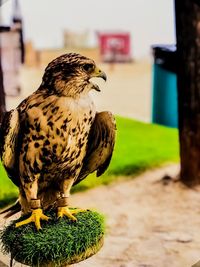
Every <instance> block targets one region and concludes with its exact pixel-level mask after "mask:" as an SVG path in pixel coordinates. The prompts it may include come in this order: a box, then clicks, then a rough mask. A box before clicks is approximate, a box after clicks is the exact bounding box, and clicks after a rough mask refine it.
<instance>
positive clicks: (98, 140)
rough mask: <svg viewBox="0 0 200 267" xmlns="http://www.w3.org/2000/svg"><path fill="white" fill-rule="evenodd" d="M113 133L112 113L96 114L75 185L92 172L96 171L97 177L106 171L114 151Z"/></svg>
mask: <svg viewBox="0 0 200 267" xmlns="http://www.w3.org/2000/svg"><path fill="white" fill-rule="evenodd" d="M115 132H116V124H115V119H114V116H113V115H112V113H110V112H106V111H104V112H100V113H97V114H96V117H95V120H94V122H93V124H92V127H91V130H90V133H89V137H88V143H87V152H86V156H85V158H84V160H83V167H82V169H81V172H80V175H79V177H78V179H77V180H76V181H75V184H77V183H79V182H80V181H81V180H83V179H84V178H85V177H86V176H87V175H89V174H90V173H92V172H94V171H97V174H96V175H97V177H98V176H100V175H102V174H103V173H104V172H105V171H106V169H107V168H108V166H109V163H110V160H111V157H112V153H113V149H114V144H115Z"/></svg>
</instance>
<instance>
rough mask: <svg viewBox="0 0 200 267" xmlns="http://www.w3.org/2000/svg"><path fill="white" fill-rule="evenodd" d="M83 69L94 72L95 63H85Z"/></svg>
mask: <svg viewBox="0 0 200 267" xmlns="http://www.w3.org/2000/svg"><path fill="white" fill-rule="evenodd" d="M83 69H84V70H85V71H86V72H92V71H93V70H94V65H93V64H89V63H88V64H84V65H83Z"/></svg>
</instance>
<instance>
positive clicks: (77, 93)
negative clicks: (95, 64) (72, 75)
mask: <svg viewBox="0 0 200 267" xmlns="http://www.w3.org/2000/svg"><path fill="white" fill-rule="evenodd" d="M92 86H93V85H92V84H91V83H90V82H88V81H79V80H73V81H68V82H65V81H63V80H58V81H55V82H54V84H51V85H49V84H45V83H42V84H41V86H40V88H39V90H45V91H48V93H49V94H56V95H58V96H66V97H73V98H76V99H77V98H80V97H82V96H84V95H87V94H88V93H89V92H90V91H91V89H92Z"/></svg>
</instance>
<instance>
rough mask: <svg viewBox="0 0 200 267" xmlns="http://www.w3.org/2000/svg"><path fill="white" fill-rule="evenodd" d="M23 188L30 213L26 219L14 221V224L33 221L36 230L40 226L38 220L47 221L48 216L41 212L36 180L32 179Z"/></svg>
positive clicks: (18, 224)
mask: <svg viewBox="0 0 200 267" xmlns="http://www.w3.org/2000/svg"><path fill="white" fill-rule="evenodd" d="M24 189H25V193H26V198H27V201H28V203H29V205H30V208H31V210H32V214H31V216H30V217H29V218H28V219H26V220H23V221H21V222H18V223H16V225H15V226H16V227H20V226H22V225H25V224H29V223H31V222H33V223H35V226H36V228H37V230H40V229H41V228H42V227H41V224H40V220H44V221H48V219H49V217H47V216H46V215H44V214H43V211H42V208H41V202H40V199H37V191H38V185H37V181H34V182H33V183H31V184H27V185H26V187H25V188H24Z"/></svg>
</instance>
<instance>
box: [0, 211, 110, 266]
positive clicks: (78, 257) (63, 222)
mask: <svg viewBox="0 0 200 267" xmlns="http://www.w3.org/2000/svg"><path fill="white" fill-rule="evenodd" d="M47 214H48V213H47ZM48 215H49V216H50V217H51V218H52V219H51V220H50V221H49V222H45V221H42V230H40V231H37V230H36V229H35V226H34V224H28V225H24V226H22V227H19V228H15V223H16V222H18V221H19V220H16V221H13V222H12V223H11V224H10V225H9V226H8V227H6V228H5V229H4V230H3V231H2V233H1V241H2V244H3V251H4V252H5V253H11V256H12V257H13V258H14V259H15V260H17V261H19V262H21V263H24V264H27V265H29V266H42V267H45V266H66V265H70V264H73V263H75V262H79V261H82V260H84V259H86V258H88V257H90V256H92V255H93V254H95V253H96V252H97V251H98V250H99V249H100V248H101V246H102V245H103V236H104V231H105V227H104V218H103V216H102V215H100V214H99V213H97V212H94V211H85V212H80V213H78V214H77V215H76V217H77V219H78V220H77V222H72V221H70V220H69V219H68V218H62V219H57V218H56V213H55V211H51V212H50V213H49V214H48ZM20 220H22V218H20Z"/></svg>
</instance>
